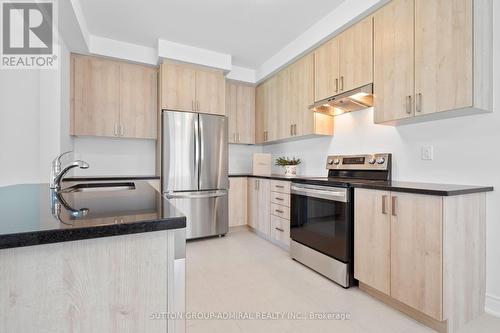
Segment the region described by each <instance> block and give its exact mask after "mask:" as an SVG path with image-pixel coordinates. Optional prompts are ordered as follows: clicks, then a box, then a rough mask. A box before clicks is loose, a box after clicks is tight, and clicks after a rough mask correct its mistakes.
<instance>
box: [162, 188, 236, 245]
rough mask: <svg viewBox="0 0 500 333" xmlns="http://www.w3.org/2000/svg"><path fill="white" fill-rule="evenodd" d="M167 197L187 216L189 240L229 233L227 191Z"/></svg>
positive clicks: (190, 193) (167, 194)
mask: <svg viewBox="0 0 500 333" xmlns="http://www.w3.org/2000/svg"><path fill="white" fill-rule="evenodd" d="M165 197H166V198H167V199H169V200H170V202H171V203H172V204H173V205H174V206H175V207H177V208H178V209H179V210H180V211H181V212H182V213H183V214H184V215H186V238H187V239H194V238H201V237H208V236H217V235H224V234H226V233H227V232H228V228H229V226H228V216H227V213H228V202H227V200H228V198H227V190H214V191H197V192H176V193H166V194H165Z"/></svg>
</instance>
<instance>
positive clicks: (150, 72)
mask: <svg viewBox="0 0 500 333" xmlns="http://www.w3.org/2000/svg"><path fill="white" fill-rule="evenodd" d="M157 76H158V72H157V70H156V69H155V68H151V67H145V66H139V65H132V64H125V63H122V64H120V125H121V126H122V133H121V135H122V136H124V137H128V138H142V139H156V128H157V122H156V119H157V117H156V115H157V112H158V110H157V107H156V105H157V97H156V91H157V89H158V86H157V81H156V80H157Z"/></svg>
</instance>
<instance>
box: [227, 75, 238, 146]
mask: <svg viewBox="0 0 500 333" xmlns="http://www.w3.org/2000/svg"><path fill="white" fill-rule="evenodd" d="M237 87H238V85H237V84H236V83H235V82H230V81H227V82H226V115H227V119H228V126H227V135H228V141H229V143H237V142H238V140H237V139H238V137H237V133H238V128H237V122H238V113H237V111H236V110H237V102H236V94H237Z"/></svg>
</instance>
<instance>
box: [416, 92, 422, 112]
mask: <svg viewBox="0 0 500 333" xmlns="http://www.w3.org/2000/svg"><path fill="white" fill-rule="evenodd" d="M416 103H417V105H416V111H417V112H418V113H420V112H422V93H418V94H417V102H416Z"/></svg>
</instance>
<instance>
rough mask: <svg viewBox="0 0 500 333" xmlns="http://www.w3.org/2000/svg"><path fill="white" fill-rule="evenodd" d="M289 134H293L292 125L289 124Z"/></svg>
mask: <svg viewBox="0 0 500 333" xmlns="http://www.w3.org/2000/svg"><path fill="white" fill-rule="evenodd" d="M290 136H293V125H290Z"/></svg>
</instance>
